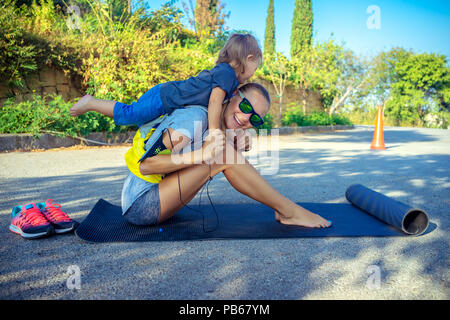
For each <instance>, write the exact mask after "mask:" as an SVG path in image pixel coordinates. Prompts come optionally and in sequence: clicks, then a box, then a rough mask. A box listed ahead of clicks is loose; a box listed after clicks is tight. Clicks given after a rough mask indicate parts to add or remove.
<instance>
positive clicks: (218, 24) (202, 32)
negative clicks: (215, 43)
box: [193, 0, 229, 39]
mask: <svg viewBox="0 0 450 320" xmlns="http://www.w3.org/2000/svg"><path fill="white" fill-rule="evenodd" d="M224 10H225V4H223V3H222V1H221V0H197V1H196V4H195V9H194V19H193V22H194V29H195V32H196V33H197V36H198V37H199V38H200V39H204V38H210V37H213V36H215V35H217V34H218V33H223V31H224V30H225V19H226V18H228V17H229V13H225V12H224Z"/></svg>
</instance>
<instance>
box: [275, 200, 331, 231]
mask: <svg viewBox="0 0 450 320" xmlns="http://www.w3.org/2000/svg"><path fill="white" fill-rule="evenodd" d="M294 211H295V212H294V214H293V215H292V216H291V217H285V216H283V215H282V214H280V213H279V212H278V211H276V210H275V219H276V220H277V221H278V222H280V223H282V224H287V225H296V226H302V227H307V228H328V227H331V221H328V220H326V219H324V218H322V217H321V216H319V215H318V214H315V213H312V212H311V211H309V210H306V209H305V208H302V207H300V206H297V205H296V208H295V209H294Z"/></svg>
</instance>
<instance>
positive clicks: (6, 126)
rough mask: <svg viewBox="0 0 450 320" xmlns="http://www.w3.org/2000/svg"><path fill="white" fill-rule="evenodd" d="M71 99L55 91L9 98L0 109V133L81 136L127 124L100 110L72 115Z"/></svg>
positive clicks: (119, 128)
mask: <svg viewBox="0 0 450 320" xmlns="http://www.w3.org/2000/svg"><path fill="white" fill-rule="evenodd" d="M72 105H73V103H71V102H65V101H64V99H63V98H62V97H61V96H59V95H55V94H49V95H47V96H45V97H44V98H43V97H41V96H40V95H35V96H34V99H33V100H29V101H24V102H20V103H16V102H15V101H14V99H12V98H10V99H8V100H7V101H6V102H5V104H4V106H3V108H2V112H1V113H0V133H30V134H33V135H34V136H39V134H40V133H44V132H46V131H52V132H53V133H57V135H59V136H72V137H74V136H83V135H87V134H89V133H90V132H95V131H100V132H101V131H107V132H119V131H124V130H126V127H119V126H116V125H115V124H114V120H112V119H111V118H109V117H106V116H104V115H102V114H99V113H95V112H88V113H86V114H83V115H81V116H78V117H72V116H70V114H69V109H70V108H71V107H72Z"/></svg>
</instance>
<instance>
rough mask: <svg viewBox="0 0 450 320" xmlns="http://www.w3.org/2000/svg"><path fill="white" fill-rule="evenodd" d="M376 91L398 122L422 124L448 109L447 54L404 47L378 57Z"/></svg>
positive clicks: (449, 99)
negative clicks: (430, 116)
mask: <svg viewBox="0 0 450 320" xmlns="http://www.w3.org/2000/svg"><path fill="white" fill-rule="evenodd" d="M372 81H373V82H374V85H373V89H372V92H373V94H374V95H375V96H376V97H377V100H378V101H379V103H383V104H384V105H385V114H386V115H387V117H389V118H391V119H392V121H393V123H394V125H402V124H408V125H422V124H424V123H425V116H426V115H427V114H428V113H432V112H443V111H446V112H448V106H449V103H450V95H449V92H450V69H449V68H448V66H447V61H446V57H445V56H444V55H439V54H434V53H422V54H415V53H413V52H412V51H406V50H404V49H402V48H394V49H392V50H390V51H388V52H382V53H381V54H379V55H378V56H377V57H375V59H374V68H373V72H372Z"/></svg>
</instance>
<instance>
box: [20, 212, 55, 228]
mask: <svg viewBox="0 0 450 320" xmlns="http://www.w3.org/2000/svg"><path fill="white" fill-rule="evenodd" d="M20 215H21V216H22V217H24V219H23V220H22V219H21V220H19V223H20V225H21V226H22V225H23V223H25V222H26V223H29V224H31V225H32V226H40V225H43V224H46V223H48V221H47V219H45V217H44V216H43V215H42V213H41V210H39V208H32V209H27V210H26V211H22V212H20Z"/></svg>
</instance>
